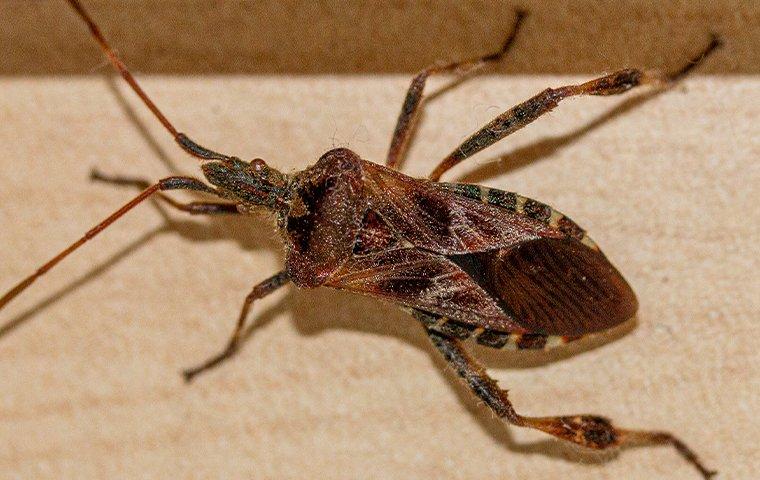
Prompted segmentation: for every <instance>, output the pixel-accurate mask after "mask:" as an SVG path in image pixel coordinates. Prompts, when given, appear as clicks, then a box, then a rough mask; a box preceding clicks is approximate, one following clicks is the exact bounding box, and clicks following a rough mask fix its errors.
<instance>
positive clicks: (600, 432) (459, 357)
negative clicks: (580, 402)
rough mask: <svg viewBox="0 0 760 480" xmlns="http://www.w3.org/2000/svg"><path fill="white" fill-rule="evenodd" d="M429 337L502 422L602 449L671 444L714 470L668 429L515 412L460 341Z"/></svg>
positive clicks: (701, 469) (697, 464)
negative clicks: (668, 431)
mask: <svg viewBox="0 0 760 480" xmlns="http://www.w3.org/2000/svg"><path fill="white" fill-rule="evenodd" d="M427 333H428V336H429V337H430V340H431V341H432V342H433V345H435V347H436V348H437V349H438V351H439V352H440V353H441V355H443V358H445V359H446V361H447V362H448V363H449V364H450V365H451V366H452V367H453V368H454V370H455V371H456V372H457V374H459V376H460V377H462V379H463V380H464V381H465V382H466V383H467V386H468V387H470V389H471V390H472V392H473V393H474V394H475V395H477V396H478V397H479V398H480V399H481V400H483V402H485V404H486V405H488V407H489V408H490V409H491V410H493V412H494V413H495V414H496V415H497V416H498V417H499V418H500V419H502V420H503V421H506V422H509V423H511V424H512V425H517V426H519V427H527V428H533V429H536V430H541V431H543V432H546V433H548V434H550V435H554V436H555V437H557V438H561V439H562V440H567V441H569V442H573V443H575V444H577V445H580V446H583V447H587V448H592V449H595V450H604V449H608V448H614V447H620V446H625V445H658V444H669V445H672V446H673V447H674V448H675V449H676V450H677V451H678V453H680V454H681V456H682V457H684V459H686V460H687V461H688V462H689V463H691V464H692V465H693V466H694V467H695V468H696V469H697V470H699V472H700V473H701V474H702V476H703V477H704V478H706V479H707V478H710V477H711V476H713V475H714V474H715V473H716V472H714V471H711V470H709V469H707V468H706V467H705V466H704V465H703V464H702V463H701V461H700V460H699V457H697V455H696V454H695V453H694V452H693V451H692V450H691V449H690V448H689V447H687V446H686V444H685V443H683V442H682V441H681V440H679V439H678V438H676V437H675V436H673V435H672V434H670V433H667V432H649V431H638V430H624V429H621V428H617V427H615V426H613V425H612V422H610V420H608V419H606V418H604V417H600V416H597V415H570V416H557V417H524V416H522V415H520V414H518V413H517V412H516V411H515V409H514V407H513V406H512V403H511V402H510V401H509V399H508V398H507V391H506V390H502V389H501V388H499V385H498V384H497V383H496V380H494V379H493V378H491V377H490V376H489V375H488V373H486V370H485V368H483V366H482V365H480V364H479V363H478V362H477V361H476V360H475V359H474V358H473V357H472V356H471V355H470V354H469V353H467V351H466V350H465V349H464V347H463V345H462V344H461V342H460V341H459V340H456V339H454V338H451V337H448V336H445V335H442V334H440V333H437V332H434V331H432V330H427Z"/></svg>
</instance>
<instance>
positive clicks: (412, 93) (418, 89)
mask: <svg viewBox="0 0 760 480" xmlns="http://www.w3.org/2000/svg"><path fill="white" fill-rule="evenodd" d="M516 15H517V16H516V18H515V23H514V25H513V26H512V31H511V32H510V33H509V36H507V38H506V40H504V43H503V44H502V46H501V48H500V49H499V50H498V51H496V52H493V53H490V54H488V55H484V56H482V57H476V58H471V59H468V60H463V61H459V62H455V63H450V64H448V65H433V66H430V67H428V68H426V69H425V70H422V71H421V72H419V73H418V74H417V75H416V76H415V77H414V78H413V79H412V83H411V85H409V90H408V91H407V92H406V98H405V99H404V104H403V105H402V106H401V112H400V113H399V116H398V120H397V121H396V128H395V130H394V131H393V138H392V139H391V145H390V147H389V148H388V156H387V158H386V160H385V163H386V165H388V166H389V167H390V168H394V169H396V168H398V167H399V165H400V164H401V161H402V160H403V159H404V155H405V154H406V150H407V147H408V146H409V141H410V140H411V138H412V134H413V132H414V127H415V125H416V123H417V118H418V117H419V114H420V111H421V107H422V98H423V97H422V93H423V90H424V89H425V83H426V82H427V79H428V77H429V76H430V75H432V74H436V73H445V72H461V74H469V73H473V72H474V71H475V70H478V69H480V68H482V67H483V66H484V65H486V64H488V63H492V62H497V61H499V60H501V59H502V57H503V56H504V55H505V54H506V53H507V51H508V50H509V47H510V46H512V43H513V42H514V39H515V37H516V36H517V31H518V30H519V28H520V24H521V23H522V21H523V19H524V18H525V16H526V13H525V12H523V11H520V10H518V11H517V12H516Z"/></svg>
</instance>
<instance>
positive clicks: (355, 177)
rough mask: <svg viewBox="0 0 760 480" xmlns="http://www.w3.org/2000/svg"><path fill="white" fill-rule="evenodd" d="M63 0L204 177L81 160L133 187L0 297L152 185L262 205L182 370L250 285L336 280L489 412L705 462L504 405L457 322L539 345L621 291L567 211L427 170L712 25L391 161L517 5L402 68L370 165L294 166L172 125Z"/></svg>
mask: <svg viewBox="0 0 760 480" xmlns="http://www.w3.org/2000/svg"><path fill="white" fill-rule="evenodd" d="M70 3H71V4H72V6H73V7H74V9H75V10H76V11H77V12H78V13H79V15H80V16H81V17H82V18H83V20H84V21H85V22H86V23H87V24H88V26H89V27H90V30H91V32H92V33H93V35H94V37H95V38H96V40H97V41H98V42H99V43H100V45H101V47H102V48H103V50H104V52H105V53H106V55H107V56H108V57H109V59H110V61H111V62H112V64H113V65H114V66H115V67H116V68H117V70H118V71H119V72H120V73H121V75H122V76H123V77H124V78H125V79H126V80H127V82H129V84H130V85H131V86H132V88H133V89H134V90H135V92H136V93H137V94H138V95H139V96H140V98H141V99H142V100H143V101H144V103H145V104H146V106H147V107H148V108H149V109H150V110H151V111H152V112H153V113H154V114H155V116H156V117H157V118H158V119H159V121H161V123H162V124H163V125H164V127H165V128H166V129H167V130H168V131H169V133H171V134H172V135H173V136H174V138H175V140H176V141H177V143H178V144H179V145H180V146H181V147H182V148H183V149H184V150H185V151H186V152H187V153H189V154H191V155H193V156H195V157H197V158H199V159H200V160H201V161H202V164H201V168H202V171H203V174H204V176H205V178H206V179H207V181H208V182H209V183H210V184H211V185H207V184H206V183H204V182H202V181H200V180H197V179H194V178H190V177H168V178H165V179H162V180H159V181H158V182H157V183H154V184H150V183H149V182H145V181H142V180H134V179H126V178H118V177H106V176H103V175H100V174H96V176H95V178H96V179H99V180H103V181H110V182H114V183H122V184H123V183H127V184H134V185H137V186H141V187H143V188H144V190H143V191H142V193H141V194H140V195H138V196H137V197H135V198H134V199H133V200H132V201H130V202H128V203H127V204H126V205H125V206H124V207H122V208H121V209H119V210H118V211H116V212H115V213H113V214H112V215H111V216H109V217H108V218H106V219H105V220H104V221H103V222H101V223H100V224H98V225H97V226H95V227H94V228H93V229H92V230H90V231H89V232H87V233H86V234H85V236H84V237H82V238H81V239H80V240H78V241H77V242H75V243H74V244H72V245H71V246H69V247H68V248H66V249H65V250H63V251H62V252H61V253H60V254H58V255H57V256H55V257H54V258H53V259H52V260H50V261H49V262H48V263H46V264H44V265H43V266H42V267H40V268H39V269H38V270H37V271H36V272H35V273H33V274H32V275H30V276H29V277H27V278H26V279H24V280H22V281H21V282H20V283H19V284H18V285H16V286H15V287H14V288H12V289H11V290H10V291H9V292H8V293H6V294H5V295H4V296H3V297H2V298H0V308H2V307H3V306H4V305H6V304H7V303H8V302H10V301H11V300H12V299H13V298H14V297H16V296H17V295H18V294H19V293H21V292H22V291H23V290H24V289H26V288H27V287H28V286H29V285H31V284H32V283H33V282H34V281H35V280H36V279H37V278H39V277H40V276H41V275H43V274H44V273H45V272H47V271H48V270H49V269H50V268H52V267H53V266H55V265H56V264H57V263H58V262H59V261H61V260H62V259H63V258H65V257H66V256H67V255H68V254H70V253H71V252H73V251H74V250H76V249H77V248H78V247H79V246H81V245H82V244H84V243H85V242H86V241H88V240H89V239H91V238H92V237H94V236H95V235H97V234H98V233H99V232H100V231H102V230H103V229H105V228H106V227H108V226H109V225H110V224H111V223H113V222H114V221H116V220H117V219H118V218H119V217H121V216H122V215H124V214H125V213H126V212H127V211H129V210H130V209H132V208H133V207H135V206H136V205H138V204H139V203H141V202H142V201H144V200H145V199H147V198H150V197H151V196H153V195H159V196H160V198H161V199H163V200H164V201H166V202H168V203H169V204H170V205H172V206H174V207H176V208H178V209H180V210H183V211H186V212H189V213H196V214H221V213H224V214H235V213H237V214H245V213H248V212H250V211H252V210H255V209H260V208H264V209H268V210H270V211H272V212H274V213H275V214H276V218H277V224H278V227H279V231H280V233H281V235H282V237H283V239H284V241H285V246H286V262H285V266H284V269H283V270H282V271H281V272H279V273H276V274H274V275H273V276H271V277H270V278H268V279H266V280H264V281H263V282H261V283H259V284H258V285H256V286H255V287H254V288H253V289H252V291H251V293H250V294H249V295H248V296H247V297H246V300H245V302H244V304H243V308H242V311H241V313H240V316H239V318H238V322H237V326H236V328H235V331H234V333H233V335H232V336H231V338H230V341H229V343H228V344H227V347H226V348H225V349H224V350H223V351H222V352H221V353H219V354H218V355H217V356H215V357H213V358H211V359H209V360H207V361H206V362H204V363H202V364H201V365H198V366H197V367H195V368H193V369H189V370H187V371H186V372H185V377H186V379H187V380H191V379H192V378H193V377H194V376H195V375H197V374H198V373H200V372H202V371H204V370H206V369H208V368H211V367H213V366H215V365H217V364H218V363H220V362H222V361H223V360H225V359H227V358H229V357H230V356H232V355H233V354H234V353H235V352H236V351H237V349H238V348H239V346H240V344H241V341H242V336H241V332H243V331H244V330H245V328H244V327H245V325H246V318H247V316H248V313H249V309H250V307H251V305H252V304H253V302H254V301H255V300H256V299H259V298H262V297H264V296H266V295H267V294H269V293H271V292H273V291H275V290H277V289H278V288H280V287H281V286H283V285H285V284H286V283H288V282H293V283H294V284H295V285H297V286H298V287H301V288H316V287H329V288H334V289H339V290H346V291H349V292H355V293H359V294H364V295H369V296H372V297H376V298H380V299H384V300H388V301H391V302H394V303H396V304H398V305H400V306H402V307H403V308H405V309H408V310H409V311H410V312H411V313H412V314H413V316H414V317H415V318H417V319H418V320H419V321H420V322H421V323H422V325H423V327H424V329H425V331H426V332H427V334H428V336H429V337H430V339H431V341H432V343H433V345H434V346H435V347H436V348H437V349H438V350H439V351H440V353H441V354H442V355H443V356H444V358H445V359H446V360H447V361H448V362H450V363H451V365H452V366H453V367H454V368H455V370H456V371H457V373H458V374H459V375H460V376H461V377H462V378H463V379H464V380H465V381H466V382H467V384H468V385H469V386H470V387H471V389H472V391H473V393H474V394H475V395H477V396H478V397H480V398H481V399H482V400H483V401H484V402H485V403H486V404H487V405H488V406H489V407H490V408H491V409H492V410H493V411H494V412H495V413H496V414H497V415H498V416H499V417H500V418H501V419H503V420H504V421H506V422H509V423H511V424H514V425H517V426H522V427H529V428H534V429H538V430H542V431H544V432H547V433H549V434H551V435H554V436H556V437H559V438H561V439H564V440H567V441H570V442H574V443H576V444H578V445H582V446H585V447H590V448H595V449H606V448H609V447H615V446H621V445H626V444H634V443H651V444H654V443H668V444H671V445H673V446H674V447H676V449H677V450H678V451H679V452H680V453H681V454H682V455H683V456H684V457H685V458H686V459H687V460H688V461H689V462H691V463H692V464H693V465H694V466H695V467H696V468H697V469H698V470H699V471H700V472H701V473H702V474H703V475H704V476H705V477H708V476H710V475H711V474H712V472H711V471H709V470H708V469H706V468H705V467H704V466H703V465H702V464H701V463H700V461H699V460H698V458H697V457H696V455H695V454H694V453H693V452H692V451H691V450H690V449H689V448H688V447H686V445H685V444H684V443H683V442H681V441H680V440H678V439H677V438H676V437H674V436H673V435H671V434H669V433H666V432H647V431H634V430H624V429H620V428H617V427H615V426H613V425H612V423H611V422H610V421H609V420H607V419H605V418H603V417H599V416H596V415H576V416H561V417H537V418H534V417H524V416H522V415H520V414H518V413H517V412H516V411H515V409H514V408H513V406H512V404H511V403H510V402H509V400H508V398H507V393H506V391H505V390H502V389H500V388H499V387H498V385H497V384H496V382H495V381H494V380H493V379H491V377H489V376H488V374H487V373H486V371H485V369H484V368H483V367H481V366H480V365H479V364H478V363H477V361H476V360H475V359H474V358H472V357H471V356H470V355H469V354H468V353H467V352H466V350H465V349H464V347H463V345H462V343H461V341H462V340H465V339H468V338H473V339H474V340H475V341H476V342H477V343H479V344H482V345H486V346H489V347H493V348H509V347H512V348H517V349H543V348H547V347H550V346H553V345H557V344H561V343H564V342H567V341H570V340H574V339H578V338H580V337H583V336H585V335H588V334H591V333H595V332H599V331H603V330H607V329H609V328H611V327H614V326H615V325H618V324H620V323H622V322H624V321H625V320H627V319H629V318H631V317H632V316H633V315H634V314H635V312H636V309H637V300H636V297H635V295H634V293H633V291H632V290H631V288H630V287H629V285H628V284H627V283H626V281H625V280H624V279H623V277H622V276H621V274H620V273H619V272H618V271H617V270H616V269H615V268H614V267H613V266H612V264H611V263H610V262H609V261H608V260H607V258H606V257H605V256H604V255H603V254H602V252H601V251H600V250H599V248H598V247H597V245H596V244H595V243H594V242H593V241H592V240H591V239H590V238H589V237H588V235H587V234H586V233H585V232H584V230H582V229H581V228H580V227H579V226H578V225H576V224H575V223H574V222H573V221H572V220H570V219H569V218H568V217H566V216H564V215H563V214H561V213H559V212H557V211H556V210H554V209H552V208H551V207H549V206H547V205H544V204H542V203H540V202H537V201H535V200H532V199H529V198H525V197H522V196H520V195H517V194H514V193H510V192H504V191H501V190H495V189H490V188H485V187H481V186H478V185H469V184H456V183H441V182H439V179H440V177H441V175H442V174H443V173H444V172H445V171H447V170H448V169H449V168H451V167H452V166H454V165H456V164H457V163H459V162H461V161H463V160H465V159H466V158H468V157H470V156H471V155H473V154H475V153H477V152H478V151H480V150H483V149H484V148H487V147H488V146H490V145H492V144H493V143H495V142H497V141H499V140H500V139H502V138H504V137H506V136H507V135H509V134H511V133H512V132H514V131H516V130H518V129H520V128H522V127H523V126H525V125H527V124H528V123H531V122H532V121H534V120H536V119H537V118H538V117H540V116H541V115H543V114H545V113H547V112H549V111H550V110H551V109H553V108H554V107H556V106H557V104H558V103H559V102H560V101H562V100H563V99H565V98H568V97H572V96H578V95H585V94H588V95H614V94H619V93H623V92H625V91H627V90H630V89H632V88H634V87H636V86H638V85H643V84H653V85H655V86H661V87H664V86H668V85H670V84H672V83H673V82H674V81H675V80H677V79H679V78H680V77H682V76H683V75H684V74H686V72H688V71H689V70H690V69H691V68H693V66H694V65H696V63H697V62H698V60H700V59H701V58H702V57H703V56H704V55H706V54H707V53H709V52H710V51H712V50H713V49H714V48H716V47H717V46H718V41H717V39H715V38H713V41H712V42H711V43H710V44H709V45H708V47H707V48H706V49H705V51H704V52H703V53H702V54H701V55H700V56H699V57H696V58H695V59H694V60H692V62H690V63H689V64H688V65H687V66H686V67H685V68H683V69H681V70H679V71H677V72H676V73H674V74H670V75H667V74H661V73H657V72H643V71H640V70H634V69H628V70H621V71H618V72H614V73H612V74H609V75H605V76H603V77H600V78H597V79H595V80H591V81H589V82H586V83H582V84H578V85H569V86H564V87H560V88H555V89H547V90H544V91H543V92H541V93H539V94H538V95H536V96H534V97H533V98H531V99H529V100H527V101H525V102H523V103H521V104H519V105H517V106H516V107H514V108H512V109H510V110H508V111H506V112H504V113H503V114H501V115H499V116H498V117H496V118H495V119H494V120H493V121H491V122H490V123H488V124H487V125H485V126H484V127H483V128H482V129H480V130H479V131H477V132H475V133H474V134H473V135H472V136H471V137H469V138H468V139H467V140H465V141H464V142H463V143H462V145H460V146H459V147H457V148H456V149H454V150H453V151H452V153H451V154H450V155H448V156H447V157H446V158H445V159H444V160H443V161H442V162H441V163H440V164H439V165H438V167H437V168H435V170H433V173H432V174H431V175H430V178H428V179H415V178H412V177H409V176H406V175H404V174H402V173H400V172H398V171H397V168H398V166H399V164H400V162H401V159H402V158H403V156H404V154H405V151H406V147H407V145H408V143H409V139H410V138H411V134H412V131H413V128H414V124H415V121H416V119H417V117H418V114H419V112H420V109H421V106H422V94H423V90H424V87H425V83H426V80H427V78H428V77H429V76H430V75H432V74H436V73H441V72H460V71H464V70H470V69H475V68H480V67H481V66H483V65H484V64H486V63H488V62H492V61H495V60H498V59H500V58H501V57H502V56H503V55H504V54H505V53H506V52H507V50H508V48H509V46H510V45H511V43H512V41H513V39H514V37H515V34H516V32H517V30H518V27H519V25H520V24H521V21H522V20H523V18H524V14H522V13H518V17H517V20H516V22H515V26H514V29H513V31H512V33H511V34H510V35H509V37H508V38H507V40H506V41H505V43H504V44H503V46H502V48H501V49H500V50H499V51H498V52H496V53H493V54H491V55H487V56H484V57H478V58H475V59H472V60H467V61H463V62H456V63H452V64H449V65H444V66H434V67H430V68H428V69H425V70H423V71H421V72H420V73H419V74H418V75H417V76H416V77H415V78H414V79H413V81H412V83H411V86H410V88H409V91H408V93H407V96H406V100H405V102H404V105H403V107H402V111H401V114H400V115H399V119H398V122H397V126H396V129H395V132H394V135H393V139H392V141H391V146H390V149H389V153H388V157H387V160H386V165H385V166H383V165H379V164H376V163H372V162H370V161H367V160H364V159H362V158H361V157H360V156H359V155H357V154H356V153H354V152H352V151H350V150H348V149H334V150H331V151H329V152H327V153H325V154H324V155H323V156H322V157H321V158H320V159H319V160H318V161H317V162H316V163H315V164H314V165H313V166H311V167H309V168H307V169H306V170H304V171H302V172H299V173H295V174H292V175H285V174H283V173H281V172H279V171H277V170H276V169H275V168H272V167H270V166H268V165H267V164H266V163H265V162H264V161H263V160H261V159H255V160H253V161H251V162H246V161H243V160H241V159H239V158H237V157H233V156H229V155H225V154H221V153H217V152H214V151H212V150H209V149H207V148H205V147H202V146H200V145H198V144H197V143H196V142H194V141H192V140H191V139H190V138H189V137H187V136H186V135H184V134H182V133H179V132H178V131H177V130H176V129H175V128H174V126H173V125H172V124H171V122H169V120H168V119H166V117H164V115H163V114H162V113H161V112H160V110H159V109H158V108H157V107H156V106H155V104H153V102H152V101H151V100H150V99H149V98H148V96H147V95H146V94H145V93H144V92H143V91H142V89H141V88H140V86H139V85H138V84H137V82H136V81H135V80H134V79H133V78H132V76H131V75H130V74H129V72H128V70H127V69H126V67H125V66H124V65H123V64H122V62H121V61H120V60H119V59H118V57H116V55H115V54H114V53H113V51H112V50H111V48H110V47H109V46H108V44H107V42H106V41H105V39H104V38H103V36H102V35H101V34H100V32H99V30H98V28H97V26H96V25H95V24H94V22H93V21H92V20H91V19H90V17H89V16H88V15H87V13H86V12H85V11H84V10H83V8H82V7H81V5H80V4H79V3H78V2H77V1H76V0H70ZM177 189H186V190H195V191H199V192H203V193H206V194H210V195H214V196H216V197H219V198H221V199H222V200H223V201H221V202H219V201H215V202H193V203H189V204H180V203H177V202H176V201H174V200H172V199H171V198H170V197H168V196H165V194H164V193H163V192H166V191H169V190H177Z"/></svg>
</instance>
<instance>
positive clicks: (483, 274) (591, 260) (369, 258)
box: [328, 162, 638, 336]
mask: <svg viewBox="0 0 760 480" xmlns="http://www.w3.org/2000/svg"><path fill="white" fill-rule="evenodd" d="M362 171H363V177H364V180H365V191H366V192H367V199H368V201H369V203H370V207H371V209H372V215H374V217H373V219H372V221H371V222H365V226H364V227H363V230H362V232H361V233H360V235H359V239H360V240H361V241H359V242H357V245H362V246H363V245H365V244H366V245H370V242H369V239H386V238H388V237H389V236H392V235H393V234H395V235H396V236H397V239H396V240H391V241H389V240H385V242H386V243H385V244H384V245H387V246H386V247H383V246H380V244H379V243H377V241H375V242H374V243H372V244H371V245H373V246H375V244H377V246H376V248H377V251H374V252H373V253H371V254H370V255H358V256H355V257H354V258H352V259H351V260H350V261H349V262H348V263H346V264H345V265H344V266H343V267H341V269H340V271H339V272H336V274H337V276H334V277H333V278H331V280H330V281H329V282H328V285H330V286H334V287H335V288H341V289H346V290H352V291H356V292H360V293H364V294H368V295H372V296H376V297H381V298H385V299H387V300H391V301H394V302H396V303H400V304H402V305H406V306H410V307H414V308H417V309H420V310H424V311H428V312H432V313H436V314H439V315H443V316H446V317H449V318H452V319H456V320H459V321H461V322H465V323H470V324H473V325H476V326H480V327H484V328H489V329H493V330H498V331H503V332H516V333H524V332H529V333H537V334H544V335H561V336H577V335H584V334H587V333H592V332H597V331H601V330H606V329H608V328H611V327H613V326H615V325H617V324H620V323H622V322H624V321H626V320H628V319H630V318H631V317H633V315H634V314H635V312H636V309H637V307H638V303H637V301H636V296H635V294H634V293H633V291H632V290H631V288H630V286H629V285H628V283H626V281H625V279H623V277H622V275H620V273H619V272H618V271H617V270H616V269H615V267H614V266H613V265H612V264H611V263H610V262H609V260H607V258H606V257H605V256H604V254H603V253H602V252H601V251H600V250H599V248H598V247H597V246H596V244H595V243H594V242H593V241H592V240H591V239H590V238H589V237H588V236H587V235H586V233H585V232H584V231H583V230H582V229H581V228H580V227H578V226H577V225H576V224H575V223H574V222H573V221H572V220H570V219H569V218H567V217H565V216H564V215H562V214H561V213H559V212H557V211H555V210H553V209H552V208H551V207H549V206H547V205H544V204H542V203H540V202H537V201H535V200H532V199H529V198H525V197H521V196H519V195H516V194H514V193H509V192H503V191H500V190H495V189H488V188H484V187H480V186H477V185H466V184H442V183H432V182H427V181H424V180H415V179H413V178H410V177H407V176H405V175H402V174H400V173H397V172H395V171H392V170H390V169H387V168H385V167H381V166H379V165H375V164H371V163H369V162H364V164H363V165H362ZM370 227H371V228H370ZM370 229H371V230H372V235H368V234H366V235H365V230H366V231H367V233H368V232H369V230H370ZM380 233H382V235H380ZM364 236H366V237H367V240H362V239H363V237H364ZM403 240H405V241H406V242H408V243H406V244H407V245H408V244H409V243H411V244H412V245H414V246H415V247H417V248H409V249H399V250H390V251H388V250H387V249H388V248H389V247H390V248H396V247H397V246H399V245H402V244H404V242H403ZM363 251H369V250H367V249H366V248H365V250H363ZM401 252H403V253H401ZM354 253H355V254H357V253H359V252H358V251H357V250H356V249H355V251H354Z"/></svg>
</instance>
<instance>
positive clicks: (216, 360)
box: [182, 271, 290, 382]
mask: <svg viewBox="0 0 760 480" xmlns="http://www.w3.org/2000/svg"><path fill="white" fill-rule="evenodd" d="M289 280H290V279H289V278H288V274H287V273H286V272H284V271H282V272H279V273H276V274H275V275H272V276H271V277H269V278H267V279H266V280H264V281H263V282H261V283H259V284H258V285H256V286H255V287H253V290H251V293H249V294H248V296H247V297H245V301H244V302H243V308H242V309H241V310H240V315H239V316H238V320H237V323H236V324H235V330H234V331H233V332H232V336H230V339H229V340H228V342H227V346H226V347H225V348H224V350H222V351H221V352H220V353H218V354H216V355H214V356H213V357H211V358H209V359H208V360H206V361H204V362H203V363H201V364H200V365H198V366H197V367H193V368H188V369H187V370H185V371H183V372H182V374H183V375H184V377H185V381H187V382H190V381H192V380H193V378H195V376H196V375H198V374H199V373H201V372H204V371H206V370H208V369H210V368H214V367H216V366H217V365H219V364H220V363H222V362H223V361H224V360H227V359H228V358H230V357H232V356H233V355H234V354H235V353H236V352H237V351H238V349H239V348H240V345H241V344H242V343H243V340H244V339H245V336H244V335H243V333H244V332H245V320H246V318H247V317H248V312H249V311H250V309H251V305H253V302H255V301H256V300H258V299H260V298H264V297H266V296H267V295H269V294H270V293H272V292H274V291H275V290H277V289H279V288H280V287H282V286H283V285H285V284H286V283H288V281H289Z"/></svg>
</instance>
